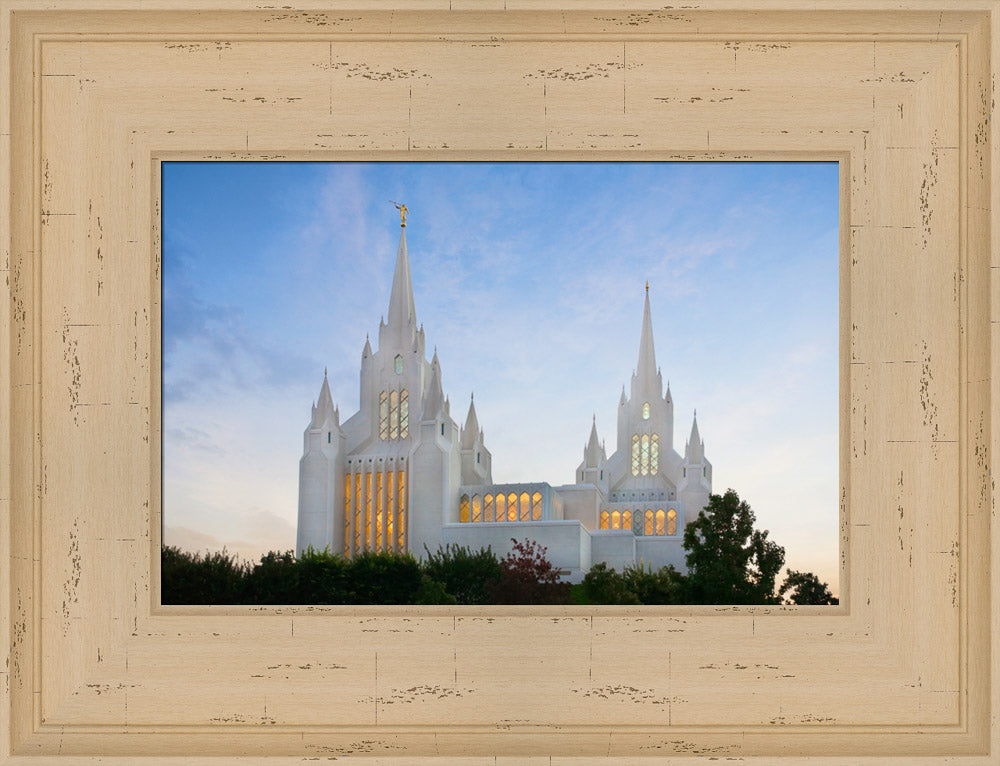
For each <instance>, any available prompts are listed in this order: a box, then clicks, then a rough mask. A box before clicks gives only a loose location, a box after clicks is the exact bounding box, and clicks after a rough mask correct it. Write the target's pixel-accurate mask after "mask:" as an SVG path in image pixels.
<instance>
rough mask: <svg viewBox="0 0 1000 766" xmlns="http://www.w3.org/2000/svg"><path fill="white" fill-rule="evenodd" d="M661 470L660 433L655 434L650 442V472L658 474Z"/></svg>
mask: <svg viewBox="0 0 1000 766" xmlns="http://www.w3.org/2000/svg"><path fill="white" fill-rule="evenodd" d="M659 470H660V435H659V434H653V440H652V441H651V442H650V444H649V472H650V473H651V474H653V475H654V476H655V475H656V472H657V471H659Z"/></svg>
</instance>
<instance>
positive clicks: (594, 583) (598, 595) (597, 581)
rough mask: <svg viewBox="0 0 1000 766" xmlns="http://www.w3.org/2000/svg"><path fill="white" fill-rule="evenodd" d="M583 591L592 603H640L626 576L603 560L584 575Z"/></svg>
mask: <svg viewBox="0 0 1000 766" xmlns="http://www.w3.org/2000/svg"><path fill="white" fill-rule="evenodd" d="M583 593H584V596H585V598H586V600H587V602H588V603H590V604H639V603H641V602H640V601H639V597H638V596H637V595H636V594H635V591H634V590H633V589H632V588H631V587H630V585H629V583H627V582H626V581H625V577H624V576H623V575H622V574H620V573H618V572H617V571H616V570H614V569H611V568H609V567H608V565H607V564H606V563H604V562H603V561H602V562H600V563H599V564H594V566H592V567H591V568H590V571H589V572H587V574H585V575H584V577H583Z"/></svg>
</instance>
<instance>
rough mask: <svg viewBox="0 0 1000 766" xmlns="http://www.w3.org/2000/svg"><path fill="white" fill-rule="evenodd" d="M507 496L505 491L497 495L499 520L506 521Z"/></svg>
mask: <svg viewBox="0 0 1000 766" xmlns="http://www.w3.org/2000/svg"><path fill="white" fill-rule="evenodd" d="M506 516H507V497H506V495H504V494H503V493H501V494H499V495H497V521H506V520H507V519H506Z"/></svg>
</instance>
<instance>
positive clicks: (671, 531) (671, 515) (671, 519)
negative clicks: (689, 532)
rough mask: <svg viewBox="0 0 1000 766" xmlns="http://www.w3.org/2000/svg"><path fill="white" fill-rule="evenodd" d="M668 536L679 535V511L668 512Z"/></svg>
mask: <svg viewBox="0 0 1000 766" xmlns="http://www.w3.org/2000/svg"><path fill="white" fill-rule="evenodd" d="M667 534H668V535H676V534H677V511H675V510H674V509H673V508H671V509H670V510H669V511H667Z"/></svg>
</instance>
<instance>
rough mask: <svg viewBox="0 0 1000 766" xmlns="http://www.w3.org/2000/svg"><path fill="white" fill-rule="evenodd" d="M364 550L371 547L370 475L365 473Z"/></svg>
mask: <svg viewBox="0 0 1000 766" xmlns="http://www.w3.org/2000/svg"><path fill="white" fill-rule="evenodd" d="M364 537H365V550H367V549H368V548H371V546H372V474H371V471H368V472H366V473H365V534H364Z"/></svg>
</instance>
